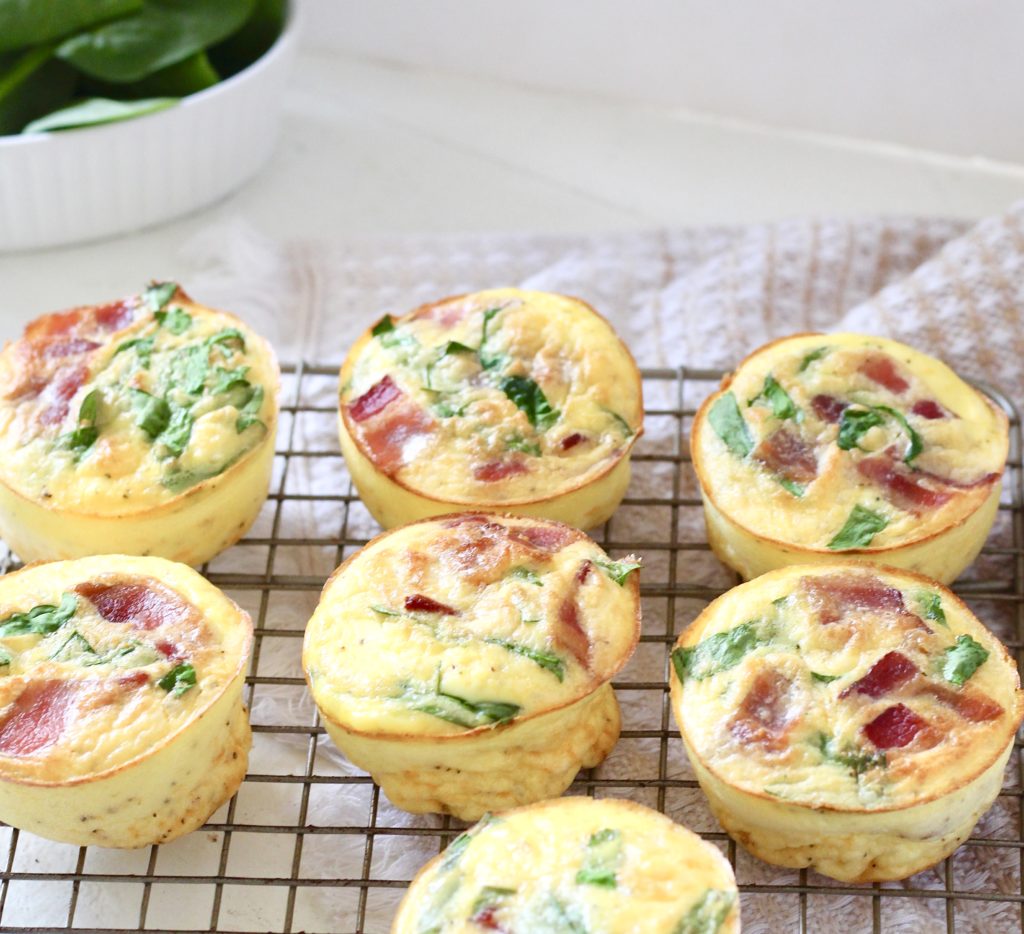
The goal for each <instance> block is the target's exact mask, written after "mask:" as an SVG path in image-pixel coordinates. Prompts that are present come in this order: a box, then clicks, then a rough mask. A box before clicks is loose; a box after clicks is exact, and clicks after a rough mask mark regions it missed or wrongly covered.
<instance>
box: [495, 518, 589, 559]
mask: <svg viewBox="0 0 1024 934" xmlns="http://www.w3.org/2000/svg"><path fill="white" fill-rule="evenodd" d="M507 531H508V537H509V538H511V539H512V541H514V542H519V544H521V545H526V546H528V547H530V548H535V549H537V550H538V551H546V552H547V553H548V554H554V553H555V552H556V551H561V550H562V549H563V548H564V547H565V546H566V545H568V544H569V542H572V541H575V540H576V539H577V538H578V537H579V536H578V535H577V533H576V532H575V531H574V530H573V529H570V528H569V527H568V526H564V525H521V526H513V527H511V528H509V529H508V530H507Z"/></svg>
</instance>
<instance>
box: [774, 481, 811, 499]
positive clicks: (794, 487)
mask: <svg viewBox="0 0 1024 934" xmlns="http://www.w3.org/2000/svg"><path fill="white" fill-rule="evenodd" d="M775 479H776V480H778V481H779V486H781V487H782V489H784V490H785V491H786V492H787V493H792V494H793V496H796V497H797V498H799V497H801V496H803V495H804V493H806V492H807V487H806V486H804V485H803V484H802V483H797V482H796V481H795V480H790V479H789V477H776V478H775Z"/></svg>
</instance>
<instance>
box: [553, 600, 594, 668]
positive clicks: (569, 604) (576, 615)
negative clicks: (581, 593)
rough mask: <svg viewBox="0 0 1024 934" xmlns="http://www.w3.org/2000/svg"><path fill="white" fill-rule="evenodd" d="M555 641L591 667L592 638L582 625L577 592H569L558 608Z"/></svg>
mask: <svg viewBox="0 0 1024 934" xmlns="http://www.w3.org/2000/svg"><path fill="white" fill-rule="evenodd" d="M554 639H555V642H556V643H557V644H558V645H559V646H560V647H561V648H563V649H565V650H566V651H567V652H570V653H571V654H572V655H573V656H574V657H575V658H576V660H577V661H578V662H579V663H580V664H581V665H582V666H583V667H584V668H586V669H588V670H589V669H590V638H589V637H588V636H587V634H586V632H585V631H584V629H583V627H582V626H581V625H580V608H579V605H578V604H577V603H576V594H575V592H573V593H571V594H569V595H568V596H567V597H566V598H565V599H564V600H563V601H562V605H561V606H560V607H559V608H558V628H557V629H556V630H555V632H554Z"/></svg>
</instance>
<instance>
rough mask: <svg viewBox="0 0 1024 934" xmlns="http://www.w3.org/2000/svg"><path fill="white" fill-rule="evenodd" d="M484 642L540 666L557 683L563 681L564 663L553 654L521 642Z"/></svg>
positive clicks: (508, 640)
mask: <svg viewBox="0 0 1024 934" xmlns="http://www.w3.org/2000/svg"><path fill="white" fill-rule="evenodd" d="M484 642H486V643H488V644H489V645H500V646H501V647H502V648H503V649H505V650H506V651H507V652H512V653H513V654H514V655H522V656H523V658H528V659H529V660H530V661H531V662H535V663H536V664H538V665H540V667H541V668H543V669H545V670H546V671H550V672H551V673H552V674H553V675H554V676H555V677H556V678H558V680H559V681H564V680H565V662H564V661H563V660H562V659H561V658H559V657H558V656H557V655H555V654H554V652H545V651H544V650H543V649H535V648H532V647H531V646H528V645H523V644H522V643H521V642H513V641H512V640H511V639H499V638H487V639H484Z"/></svg>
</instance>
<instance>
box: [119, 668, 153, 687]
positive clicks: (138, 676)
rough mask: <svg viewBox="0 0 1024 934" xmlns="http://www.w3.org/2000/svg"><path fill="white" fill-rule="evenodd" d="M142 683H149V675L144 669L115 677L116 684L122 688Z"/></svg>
mask: <svg viewBox="0 0 1024 934" xmlns="http://www.w3.org/2000/svg"><path fill="white" fill-rule="evenodd" d="M144 684H149V675H147V674H146V672H144V671H130V672H128V673H127V674H123V675H119V676H118V678H117V685H118V687H122V688H140V687H142V686H143V685H144Z"/></svg>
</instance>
